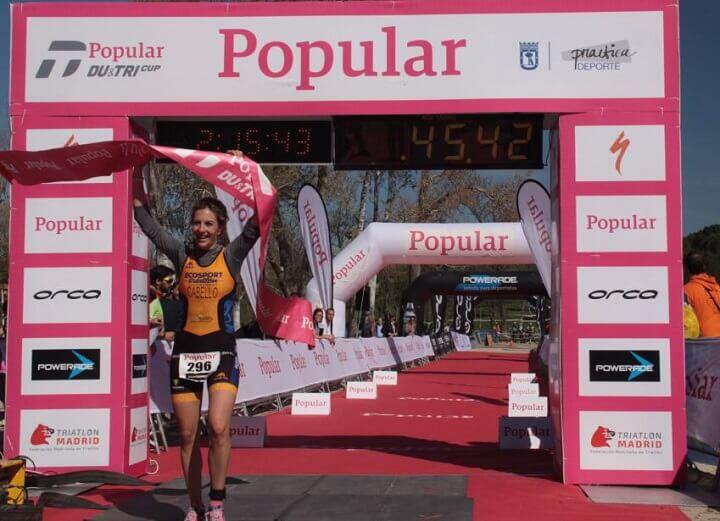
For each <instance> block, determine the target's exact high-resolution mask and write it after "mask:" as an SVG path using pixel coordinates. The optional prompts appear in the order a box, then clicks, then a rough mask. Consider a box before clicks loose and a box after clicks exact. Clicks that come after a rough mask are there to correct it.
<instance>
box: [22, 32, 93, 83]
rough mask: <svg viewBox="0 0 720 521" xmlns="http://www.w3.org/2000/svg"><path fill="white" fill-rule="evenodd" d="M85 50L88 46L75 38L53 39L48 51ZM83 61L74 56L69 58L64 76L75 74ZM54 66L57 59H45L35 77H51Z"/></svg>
mask: <svg viewBox="0 0 720 521" xmlns="http://www.w3.org/2000/svg"><path fill="white" fill-rule="evenodd" d="M85 50H87V46H86V45H85V44H84V43H83V42H78V41H74V40H53V41H52V42H50V47H48V51H50V52H82V51H85ZM81 61H82V60H79V59H77V58H72V59H70V60H68V62H67V65H66V66H65V70H64V71H63V73H62V77H63V78H67V77H68V76H71V75H73V74H75V72H77V70H78V69H79V68H80V63H81ZM53 67H55V60H53V59H45V60H43V61H42V63H40V67H39V68H38V70H37V72H36V73H35V77H36V78H49V77H50V73H51V72H52V70H53Z"/></svg>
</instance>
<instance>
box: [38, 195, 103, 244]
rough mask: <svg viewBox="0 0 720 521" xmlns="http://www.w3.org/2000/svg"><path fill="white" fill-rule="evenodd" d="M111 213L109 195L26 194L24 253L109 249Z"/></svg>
mask: <svg viewBox="0 0 720 521" xmlns="http://www.w3.org/2000/svg"><path fill="white" fill-rule="evenodd" d="M112 215H113V208H112V197H76V198H67V197H64V198H54V197H28V198H27V199H25V253H110V252H112Z"/></svg>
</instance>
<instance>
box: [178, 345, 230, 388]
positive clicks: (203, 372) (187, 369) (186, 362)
mask: <svg viewBox="0 0 720 521" xmlns="http://www.w3.org/2000/svg"><path fill="white" fill-rule="evenodd" d="M219 365H220V351H213V352H211V353H181V354H180V370H179V373H180V375H179V376H180V378H183V379H185V380H193V381H196V382H198V381H199V382H203V381H205V379H206V378H207V377H208V376H210V375H211V374H212V373H214V372H215V371H217V368H218V366H219Z"/></svg>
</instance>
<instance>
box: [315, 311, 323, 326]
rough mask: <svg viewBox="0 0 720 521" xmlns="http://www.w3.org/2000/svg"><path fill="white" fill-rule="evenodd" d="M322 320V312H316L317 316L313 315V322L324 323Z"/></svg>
mask: <svg viewBox="0 0 720 521" xmlns="http://www.w3.org/2000/svg"><path fill="white" fill-rule="evenodd" d="M322 318H323V312H322V311H316V312H315V314H314V315H313V320H315V322H318V323H319V322H322Z"/></svg>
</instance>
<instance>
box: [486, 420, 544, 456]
mask: <svg viewBox="0 0 720 521" xmlns="http://www.w3.org/2000/svg"><path fill="white" fill-rule="evenodd" d="M499 426H500V432H499V436H498V439H499V440H500V448H501V449H552V448H553V447H554V442H553V430H552V424H551V422H550V418H548V417H539V418H510V417H508V416H501V417H500V423H499Z"/></svg>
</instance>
